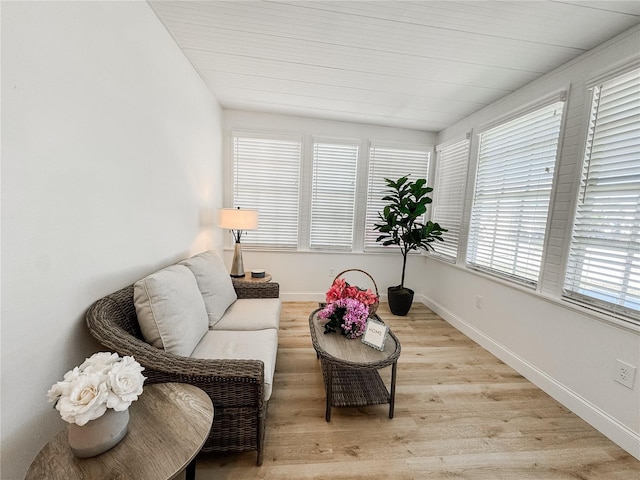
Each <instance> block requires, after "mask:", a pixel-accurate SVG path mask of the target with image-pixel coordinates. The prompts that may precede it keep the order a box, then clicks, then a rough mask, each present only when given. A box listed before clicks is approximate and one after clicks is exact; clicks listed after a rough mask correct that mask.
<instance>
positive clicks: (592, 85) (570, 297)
mask: <svg viewBox="0 0 640 480" xmlns="http://www.w3.org/2000/svg"><path fill="white" fill-rule="evenodd" d="M634 72H635V73H637V74H638V76H639V77H640V59H636V60H635V61H632V62H627V63H626V64H625V65H624V66H621V67H619V68H615V69H610V70H609V71H608V72H606V73H604V74H601V75H598V76H596V77H593V78H591V79H589V80H588V81H587V82H585V87H584V90H585V98H586V99H587V100H586V101H585V109H584V111H585V113H584V118H585V121H584V122H583V129H584V130H583V133H582V141H581V150H580V157H579V166H578V168H577V170H578V172H577V175H578V180H577V182H576V184H577V186H576V189H575V198H574V202H575V203H574V206H573V215H572V217H571V228H570V233H571V235H570V237H569V241H568V242H567V245H566V256H565V262H564V263H563V276H562V281H561V285H560V289H561V293H560V298H561V300H562V301H563V302H566V303H569V304H572V305H575V306H578V307H580V308H583V309H587V310H592V311H596V312H598V313H600V314H602V315H605V316H607V317H613V318H616V319H618V320H621V321H622V322H625V323H630V324H633V325H635V326H640V309H638V310H635V309H633V308H630V307H625V306H622V305H618V304H616V303H613V302H608V301H605V300H602V299H598V298H596V297H595V296H592V295H588V294H585V293H580V292H578V291H576V290H578V289H579V287H578V288H576V282H578V283H579V279H577V278H576V277H575V276H574V278H573V279H572V280H569V278H568V277H570V272H569V270H570V269H571V268H573V267H572V266H571V262H572V250H573V247H574V241H573V239H574V235H575V232H576V228H577V223H576V222H577V218H578V216H579V215H580V205H581V202H582V201H583V200H584V197H585V195H587V188H588V187H587V186H586V185H585V181H586V179H588V178H589V172H590V169H591V162H592V160H593V151H592V146H593V145H592V141H593V136H594V135H595V133H596V129H597V117H596V118H594V109H598V110H599V109H600V108H601V106H602V105H601V102H600V100H601V94H602V92H601V89H602V87H603V85H605V84H606V83H608V82H613V81H615V80H617V79H619V78H621V77H624V76H626V75H628V74H630V73H634ZM598 89H600V91H598ZM596 101H597V105H595V103H596ZM610 145H611V144H610V143H608V144H606V146H610ZM595 162H596V164H597V162H598V159H597V158H596V160H595ZM585 177H586V179H585ZM592 178H593V177H592ZM597 180H598V178H596V181H597ZM638 215H640V213H639V212H637V211H636V217H635V222H637V221H638V219H639V218H640V217H638ZM607 218H608V217H607ZM582 245H583V246H584V247H588V245H589V242H588V241H585V242H582ZM630 251H631V250H630V249H627V250H626V255H627V256H628V255H629V252H630ZM583 260H585V258H583ZM576 261H577V260H576ZM639 262H640V258H639ZM569 281H572V282H573V284H574V285H573V287H574V289H575V290H569V289H568V286H567V283H568V282H569Z"/></svg>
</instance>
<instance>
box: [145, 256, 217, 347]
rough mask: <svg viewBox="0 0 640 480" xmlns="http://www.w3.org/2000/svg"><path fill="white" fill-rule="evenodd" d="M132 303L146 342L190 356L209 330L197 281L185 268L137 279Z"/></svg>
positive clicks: (158, 272) (177, 267) (173, 266)
mask: <svg viewBox="0 0 640 480" xmlns="http://www.w3.org/2000/svg"><path fill="white" fill-rule="evenodd" d="M133 302H134V305H135V307H136V313H137V315H138V323H139V324H140V330H141V331H142V335H143V337H144V339H145V340H146V341H147V342H148V343H150V344H151V345H153V346H154V347H157V348H162V349H164V350H165V351H167V352H169V353H173V354H174V355H180V356H183V357H188V356H190V355H191V352H193V349H194V348H195V347H196V345H197V344H198V342H200V339H201V338H202V337H203V335H204V334H205V333H207V330H208V328H209V323H208V318H207V311H206V309H205V306H204V301H203V300H202V296H201V295H200V290H199V289H198V284H197V283H196V279H195V277H194V276H193V274H192V273H191V270H189V269H188V268H187V267H185V266H184V265H172V266H170V267H167V268H164V269H162V270H159V271H157V272H155V273H152V274H151V275H149V276H147V277H145V278H143V279H142V280H138V281H137V282H136V283H135V285H134V290H133Z"/></svg>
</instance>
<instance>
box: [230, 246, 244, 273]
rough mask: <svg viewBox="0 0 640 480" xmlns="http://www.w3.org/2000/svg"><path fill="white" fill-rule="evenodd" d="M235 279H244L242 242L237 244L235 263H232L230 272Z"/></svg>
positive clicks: (234, 256) (234, 250)
mask: <svg viewBox="0 0 640 480" xmlns="http://www.w3.org/2000/svg"><path fill="white" fill-rule="evenodd" d="M229 275H231V276H232V277H233V278H242V277H244V265H243V263H242V247H241V246H240V242H236V244H235V247H234V249H233V262H232V263H231V271H230V272H229Z"/></svg>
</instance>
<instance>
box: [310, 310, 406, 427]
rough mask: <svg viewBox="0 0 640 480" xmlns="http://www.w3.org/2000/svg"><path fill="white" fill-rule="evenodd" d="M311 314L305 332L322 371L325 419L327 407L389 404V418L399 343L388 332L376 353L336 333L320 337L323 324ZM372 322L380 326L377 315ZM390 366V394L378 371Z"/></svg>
mask: <svg viewBox="0 0 640 480" xmlns="http://www.w3.org/2000/svg"><path fill="white" fill-rule="evenodd" d="M320 310H321V309H319V308H318V309H316V310H314V311H313V312H312V313H311V315H309V329H310V330H311V341H312V342H313V348H314V349H315V351H316V353H317V354H318V358H319V359H320V364H321V367H322V376H323V379H324V387H325V392H326V394H327V403H326V412H325V418H326V420H327V422H329V421H331V407H355V406H364V405H376V404H381V403H388V404H389V418H393V407H394V401H395V394H396V367H397V362H398V358H399V357H400V342H399V341H398V338H397V337H396V336H395V335H394V333H393V332H392V331H391V330H389V333H388V336H387V339H386V342H385V346H384V350H383V351H379V350H376V349H374V348H371V347H369V346H367V345H365V344H364V343H362V341H361V340H362V339H361V338H355V339H349V338H347V337H345V336H344V335H340V334H338V333H328V334H325V333H324V323H325V321H324V320H321V319H320V320H319V319H318V312H319V311H320ZM373 318H375V319H376V320H378V321H380V322H382V319H381V318H380V317H379V316H378V315H373ZM389 365H391V386H390V390H388V389H387V387H386V385H385V384H384V382H383V381H382V378H381V377H380V373H379V372H378V370H380V369H381V368H384V367H387V366H389Z"/></svg>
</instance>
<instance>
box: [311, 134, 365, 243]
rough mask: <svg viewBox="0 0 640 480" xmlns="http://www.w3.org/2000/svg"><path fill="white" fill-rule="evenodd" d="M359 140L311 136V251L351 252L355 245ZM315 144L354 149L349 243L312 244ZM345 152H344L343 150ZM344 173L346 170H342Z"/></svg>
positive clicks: (315, 163) (314, 203) (358, 181)
mask: <svg viewBox="0 0 640 480" xmlns="http://www.w3.org/2000/svg"><path fill="white" fill-rule="evenodd" d="M360 144H361V142H360V140H358V139H350V138H336V137H321V136H317V137H316V136H314V137H313V142H312V145H311V151H312V154H311V159H310V162H311V177H310V179H309V185H310V188H311V191H310V192H309V218H308V223H309V228H308V232H307V233H308V237H309V250H311V251H320V252H336V251H341V252H353V251H354V250H355V248H354V246H355V241H356V224H357V219H356V211H357V207H358V187H359V184H360V181H361V179H360V175H359V174H358V172H359V169H360V163H361V162H360V157H361V145H360ZM317 145H323V146H327V147H338V146H344V147H353V148H354V149H355V152H352V153H353V154H354V155H355V161H354V165H353V179H352V181H353V197H352V201H353V204H352V205H353V208H352V220H351V225H350V230H351V232H350V235H351V242H350V244H349V245H337V246H336V245H334V246H331V245H328V244H314V206H315V205H317V204H316V202H315V199H316V195H317V194H318V190H317V186H318V184H317V180H318V178H317V175H316V168H317V167H318V164H317V160H318V159H317V158H316V153H317V150H316V146H317ZM345 153H346V152H345ZM344 173H346V172H344ZM327 187H328V185H325V188H327ZM325 208H328V207H327V206H325ZM344 227H345V225H343V226H342V227H341V228H344Z"/></svg>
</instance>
